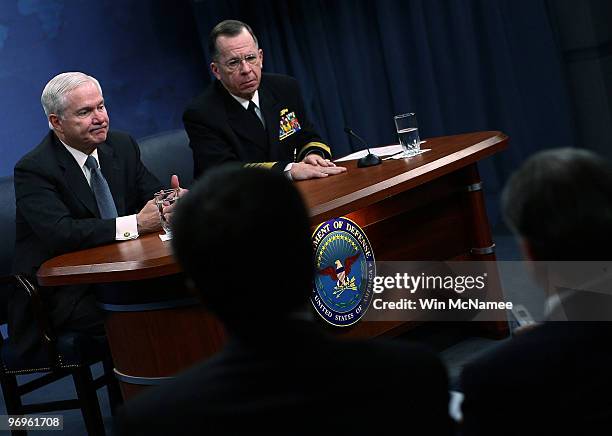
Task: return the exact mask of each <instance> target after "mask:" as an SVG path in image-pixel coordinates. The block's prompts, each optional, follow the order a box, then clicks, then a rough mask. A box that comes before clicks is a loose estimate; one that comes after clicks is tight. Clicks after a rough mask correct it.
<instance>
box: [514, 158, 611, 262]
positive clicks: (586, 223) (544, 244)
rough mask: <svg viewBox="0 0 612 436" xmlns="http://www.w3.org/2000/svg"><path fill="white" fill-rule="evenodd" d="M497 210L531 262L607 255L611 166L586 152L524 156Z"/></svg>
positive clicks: (608, 257) (603, 256)
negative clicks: (520, 240)
mask: <svg viewBox="0 0 612 436" xmlns="http://www.w3.org/2000/svg"><path fill="white" fill-rule="evenodd" d="M502 208H503V213H504V215H505V217H506V221H507V222H508V224H509V226H510V227H511V228H512V229H513V230H514V231H515V232H516V233H517V234H518V235H519V236H520V237H521V238H522V239H523V240H524V242H525V243H526V244H527V247H526V248H527V250H526V251H527V252H528V254H529V255H530V256H531V257H532V258H533V260H538V261H540V260H542V261H545V260H563V261H565V260H606V259H610V257H611V256H610V247H611V246H612V166H611V165H610V163H609V162H607V161H606V160H605V159H603V158H601V157H599V156H597V155H596V154H594V153H592V152H590V151H587V150H583V149H576V148H561V149H552V150H546V151H543V152H540V153H538V154H535V155H534V156H532V157H530V158H529V159H528V160H527V161H525V163H524V164H523V165H522V166H521V167H520V168H519V169H518V170H517V171H516V172H515V173H514V174H513V175H512V177H511V178H510V180H509V181H508V183H507V185H506V188H505V189H504V193H503V197H502Z"/></svg>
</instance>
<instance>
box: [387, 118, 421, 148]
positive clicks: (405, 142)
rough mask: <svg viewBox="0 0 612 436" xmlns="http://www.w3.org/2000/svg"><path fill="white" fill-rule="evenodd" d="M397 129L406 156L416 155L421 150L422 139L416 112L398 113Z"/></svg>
mask: <svg viewBox="0 0 612 436" xmlns="http://www.w3.org/2000/svg"><path fill="white" fill-rule="evenodd" d="M393 119H394V120H395V129H396V131H397V136H398V138H399V142H400V144H402V148H403V149H404V154H405V155H406V156H414V155H415V154H418V152H419V151H420V150H421V140H420V139H419V126H418V124H417V119H416V114H415V113H413V112H410V113H407V114H401V115H396V116H394V117H393Z"/></svg>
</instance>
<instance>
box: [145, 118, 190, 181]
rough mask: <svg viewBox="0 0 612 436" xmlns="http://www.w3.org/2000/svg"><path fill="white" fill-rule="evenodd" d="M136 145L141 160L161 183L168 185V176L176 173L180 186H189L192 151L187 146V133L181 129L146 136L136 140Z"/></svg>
mask: <svg viewBox="0 0 612 436" xmlns="http://www.w3.org/2000/svg"><path fill="white" fill-rule="evenodd" d="M138 145H139V146H140V157H141V159H142V162H143V163H144V164H145V166H146V167H147V168H148V169H149V171H151V173H153V174H154V175H155V177H157V178H158V179H159V181H160V182H161V184H162V185H164V186H168V185H169V184H170V177H171V176H172V174H176V175H177V176H178V177H179V181H180V183H181V187H184V188H188V187H190V186H191V184H192V182H193V153H192V152H191V148H190V147H189V138H188V137H187V133H186V132H185V131H184V130H183V129H179V130H169V131H167V132H161V133H157V134H155V135H151V136H146V137H144V138H141V139H140V140H138Z"/></svg>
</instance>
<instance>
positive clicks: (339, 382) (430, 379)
mask: <svg viewBox="0 0 612 436" xmlns="http://www.w3.org/2000/svg"><path fill="white" fill-rule="evenodd" d="M447 382H448V380H447V375H446V370H445V368H444V366H443V365H442V363H441V362H440V360H439V359H438V358H437V357H436V356H435V355H434V354H433V353H430V352H429V351H426V350H425V349H423V348H421V347H418V346H415V345H408V344H405V343H402V342H400V341H393V342H382V341H381V342H378V341H367V342H366V341H359V342H357V341H349V340H342V341H339V340H335V339H333V338H331V337H328V336H327V335H325V334H323V333H321V332H319V331H318V330H316V328H315V326H314V325H312V324H310V323H307V322H304V321H302V322H298V321H295V322H291V323H288V324H278V325H277V326H276V328H275V329H274V332H267V333H261V337H260V338H259V340H254V341H252V342H250V341H245V340H238V339H233V340H230V341H229V343H228V344H227V346H226V348H225V349H224V350H223V351H222V352H220V353H219V354H218V355H216V356H213V357H212V358H210V359H209V360H208V361H205V362H204V363H202V364H199V365H197V366H195V367H194V368H192V369H190V370H188V371H187V372H185V373H183V374H182V375H181V376H180V377H178V378H177V379H176V380H173V381H171V382H169V383H167V384H165V385H163V386H161V387H159V388H155V389H154V390H151V391H147V392H145V393H144V394H142V395H140V396H138V397H136V398H134V399H133V400H131V401H129V402H128V403H127V404H126V406H125V407H124V409H123V410H122V412H121V414H120V419H119V427H120V430H121V431H120V433H121V434H125V435H168V434H172V435H191V434H194V430H193V428H194V427H193V426H196V427H197V430H196V431H195V433H197V434H206V435H213V434H228V435H235V434H287V435H296V434H308V435H313V434H351V435H354V434H380V435H386V434H397V433H398V432H397V430H396V428H397V427H399V428H401V429H403V430H402V431H401V433H403V434H415V435H424V434H427V435H439V434H449V432H450V431H451V421H450V418H449V416H448V385H447ZM187 423H189V424H187ZM392 430H394V431H392Z"/></svg>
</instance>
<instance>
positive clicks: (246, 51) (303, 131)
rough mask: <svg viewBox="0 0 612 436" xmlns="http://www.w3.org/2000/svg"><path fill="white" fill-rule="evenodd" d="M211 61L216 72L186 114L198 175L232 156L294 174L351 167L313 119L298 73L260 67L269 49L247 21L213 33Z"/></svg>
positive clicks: (316, 174)
mask: <svg viewBox="0 0 612 436" xmlns="http://www.w3.org/2000/svg"><path fill="white" fill-rule="evenodd" d="M209 52H210V56H211V59H212V63H211V64H210V68H211V70H212V73H213V74H214V76H215V77H216V78H217V79H218V80H216V81H215V82H214V83H212V84H211V85H210V86H209V87H208V89H207V90H206V91H205V92H204V93H203V94H202V95H200V96H199V97H197V98H196V99H195V100H193V101H192V102H191V103H190V104H189V106H188V107H187V109H186V110H185V113H184V115H183V121H184V123H185V129H186V130H187V134H188V135H189V140H190V146H191V148H192V150H193V159H194V175H195V177H198V176H200V175H201V174H202V173H203V172H204V171H206V170H207V169H209V168H212V167H214V166H218V165H220V164H223V163H226V162H232V161H238V162H242V163H243V164H245V165H246V166H257V167H263V168H269V169H274V170H278V171H284V172H285V174H286V175H287V177H289V178H291V179H293V180H303V179H310V178H317V177H327V176H330V175H334V174H339V173H342V172H344V171H346V169H345V168H343V167H337V166H336V165H335V164H334V163H333V162H331V161H330V159H331V150H330V148H329V146H328V145H327V144H325V143H324V142H323V141H322V140H321V138H320V137H319V135H318V134H317V132H316V131H315V129H314V126H313V125H312V123H311V122H310V120H309V119H308V116H307V114H306V111H305V108H304V101H303V99H302V95H301V92H300V89H299V86H298V84H297V82H296V80H295V79H293V78H291V77H288V76H283V75H278V74H267V73H262V71H261V70H262V66H263V50H262V49H261V48H259V45H258V42H257V38H256V37H255V34H254V33H253V31H252V30H251V28H250V27H249V25H247V24H245V23H242V22H240V21H235V20H226V21H222V22H221V23H219V24H217V25H216V26H215V27H214V28H213V30H212V31H211V33H210V37H209Z"/></svg>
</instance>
